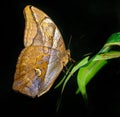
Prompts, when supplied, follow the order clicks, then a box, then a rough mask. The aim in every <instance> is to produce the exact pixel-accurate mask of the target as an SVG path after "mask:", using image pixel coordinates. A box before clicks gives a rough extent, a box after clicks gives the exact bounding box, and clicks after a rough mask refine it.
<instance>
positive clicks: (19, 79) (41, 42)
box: [12, 5, 70, 98]
mask: <svg viewBox="0 0 120 117" xmlns="http://www.w3.org/2000/svg"><path fill="white" fill-rule="evenodd" d="M24 16H25V21H26V22H25V24H26V25H25V31H24V46H25V48H24V49H23V50H22V52H21V53H20V55H19V57H18V62H17V65H16V71H15V75H14V81H13V86H12V88H13V90H15V91H18V92H20V93H22V94H25V95H27V96H30V97H33V98H34V97H36V96H37V97H39V96H41V95H43V94H44V93H46V92H47V91H49V89H50V88H51V87H52V85H53V83H54V82H55V80H56V79H57V77H58V75H59V74H60V72H61V71H62V70H63V67H64V66H66V64H67V63H68V61H69V58H70V50H69V49H68V50H66V48H65V43H64V40H63V37H62V35H61V33H60V31H59V29H58V27H57V26H56V24H55V23H54V22H53V21H52V19H51V18H50V17H49V16H48V15H47V14H45V13H44V12H43V11H41V10H40V9H38V8H36V7H34V6H31V5H27V6H26V7H25V9H24Z"/></svg>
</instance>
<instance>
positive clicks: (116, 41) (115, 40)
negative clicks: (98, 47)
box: [105, 32, 120, 46]
mask: <svg viewBox="0 0 120 117" xmlns="http://www.w3.org/2000/svg"><path fill="white" fill-rule="evenodd" d="M113 45H118V46H120V32H118V33H114V34H112V35H111V36H110V37H109V38H108V40H107V42H106V44H105V46H113Z"/></svg>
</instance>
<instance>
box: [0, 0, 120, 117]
mask: <svg viewBox="0 0 120 117" xmlns="http://www.w3.org/2000/svg"><path fill="white" fill-rule="evenodd" d="M28 4H31V5H34V6H36V7H38V8H40V9H42V10H44V11H45V12H46V13H47V14H48V15H49V16H50V17H51V18H52V19H53V20H54V21H55V23H56V24H57V26H58V27H59V29H60V31H61V33H62V35H63V37H64V41H65V44H66V47H69V48H70V50H71V56H72V58H73V59H74V60H76V61H79V60H80V59H81V58H82V57H83V55H84V54H87V53H92V54H95V53H96V52H98V51H99V49H101V47H102V46H103V44H104V43H105V42H106V40H107V38H108V37H109V36H110V35H111V34H112V33H114V32H120V2H119V0H118V1H117V0H111V1H110V0H80V1H75V0H69V1H65V0H64V1H62V0H14V1H13V0H6V1H4V4H3V3H2V2H1V19H2V21H1V30H2V31H3V33H1V39H0V41H1V42H0V43H1V44H0V58H1V60H0V110H1V114H2V113H3V114H4V115H7V114H8V115H9V116H14V115H15V116H19V115H20V116H30V115H31V116H65V115H73V116H81V117H99V116H110V115H111V116H113V117H120V59H115V60H112V61H110V62H109V63H108V64H107V65H106V66H105V67H104V68H103V69H102V70H101V71H100V72H99V73H98V74H97V75H96V76H95V77H94V78H93V79H92V81H91V82H90V83H89V84H88V85H87V92H88V99H89V100H88V105H87V106H86V105H85V103H84V101H83V98H82V96H81V95H80V94H79V95H76V94H75V91H76V89H77V82H76V74H75V75H74V76H73V77H72V78H71V79H70V81H69V82H68V84H67V86H66V88H65V90H64V93H63V98H62V100H61V106H60V109H59V111H58V112H56V108H57V102H58V100H59V98H60V91H61V88H58V89H55V90H54V86H55V84H57V81H56V82H55V84H54V86H53V87H52V88H51V90H50V91H49V92H48V93H46V94H45V95H43V96H42V97H40V98H35V99H32V98H29V97H27V96H24V95H22V94H19V93H16V92H14V91H13V90H12V88H11V87H12V83H13V76H14V72H15V66H16V62H17V57H18V55H19V53H20V51H21V50H22V49H23V48H24V46H23V32H24V17H23V9H24V7H25V6H26V5H28ZM2 31H1V32H2ZM71 36H72V39H71V43H70V45H68V43H69V40H70V37H71ZM63 75H64V73H61V74H60V76H59V78H58V79H60V78H61V77H62V76H63Z"/></svg>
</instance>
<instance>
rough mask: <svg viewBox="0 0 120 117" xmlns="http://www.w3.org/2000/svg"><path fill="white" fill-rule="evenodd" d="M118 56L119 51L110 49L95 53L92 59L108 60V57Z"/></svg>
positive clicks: (119, 55) (119, 54)
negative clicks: (105, 51)
mask: <svg viewBox="0 0 120 117" xmlns="http://www.w3.org/2000/svg"><path fill="white" fill-rule="evenodd" d="M119 57H120V51H110V52H107V53H102V54H98V55H96V57H95V58H94V61H95V60H108V59H114V58H119Z"/></svg>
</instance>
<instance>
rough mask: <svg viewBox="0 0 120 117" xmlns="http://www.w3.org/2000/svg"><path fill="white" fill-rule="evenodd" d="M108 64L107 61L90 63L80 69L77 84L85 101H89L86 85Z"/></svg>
mask: <svg viewBox="0 0 120 117" xmlns="http://www.w3.org/2000/svg"><path fill="white" fill-rule="evenodd" d="M106 63H107V61H105V60H102V61H90V62H89V64H87V65H86V66H84V67H82V68H80V69H79V71H78V75H77V83H78V87H79V91H80V92H81V94H82V95H83V97H84V98H85V99H87V93H86V85H87V84H88V82H89V81H90V80H91V79H92V78H93V77H94V76H95V75H96V73H97V72H98V71H99V70H100V69H101V68H102V67H103V66H104V65H105V64H106Z"/></svg>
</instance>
